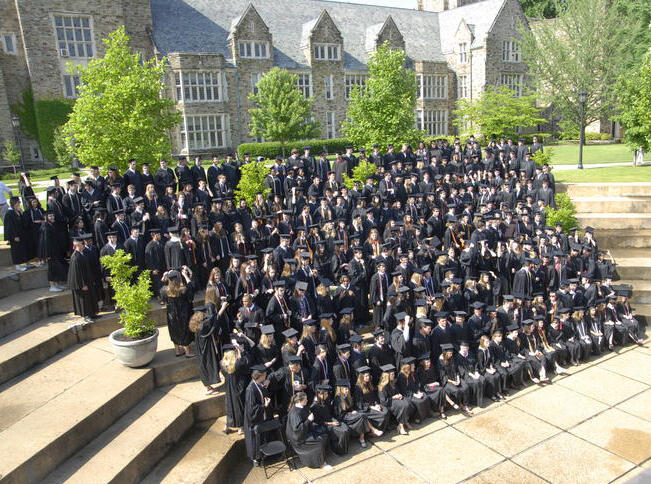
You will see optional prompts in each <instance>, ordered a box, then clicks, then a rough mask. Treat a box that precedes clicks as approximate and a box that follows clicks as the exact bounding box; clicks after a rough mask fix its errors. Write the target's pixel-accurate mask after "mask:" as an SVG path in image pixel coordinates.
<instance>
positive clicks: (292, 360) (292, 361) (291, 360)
mask: <svg viewBox="0 0 651 484" xmlns="http://www.w3.org/2000/svg"><path fill="white" fill-rule="evenodd" d="M302 360H303V358H302V357H300V356H298V355H291V356H289V357H287V362H288V363H290V364H296V363H301V361H302Z"/></svg>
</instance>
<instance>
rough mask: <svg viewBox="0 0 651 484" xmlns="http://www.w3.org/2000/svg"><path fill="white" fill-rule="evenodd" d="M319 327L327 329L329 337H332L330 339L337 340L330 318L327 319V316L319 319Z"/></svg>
mask: <svg viewBox="0 0 651 484" xmlns="http://www.w3.org/2000/svg"><path fill="white" fill-rule="evenodd" d="M321 327H322V328H323V329H325V330H326V331H327V333H328V335H330V338H331V339H332V341H337V333H335V330H334V328H333V327H332V320H330V319H327V318H326V319H322V320H321Z"/></svg>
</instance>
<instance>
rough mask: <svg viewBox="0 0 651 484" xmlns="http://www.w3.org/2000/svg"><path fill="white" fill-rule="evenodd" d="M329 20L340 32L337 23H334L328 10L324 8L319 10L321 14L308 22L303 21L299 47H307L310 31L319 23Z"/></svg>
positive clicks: (310, 35)
mask: <svg viewBox="0 0 651 484" xmlns="http://www.w3.org/2000/svg"><path fill="white" fill-rule="evenodd" d="M328 21H329V22H330V23H332V24H333V25H334V26H335V28H336V29H337V31H339V33H341V31H340V30H339V28H338V27H337V25H336V24H335V22H334V20H332V18H331V17H330V15H329V14H328V11H327V10H326V9H323V10H321V14H320V15H319V16H318V17H317V18H315V19H312V20H310V21H309V22H305V23H304V24H303V26H302V28H301V47H307V46H308V45H309V43H310V37H312V33H313V32H314V30H316V28H317V27H318V26H319V25H321V24H322V23H323V22H328Z"/></svg>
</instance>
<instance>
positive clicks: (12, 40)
mask: <svg viewBox="0 0 651 484" xmlns="http://www.w3.org/2000/svg"><path fill="white" fill-rule="evenodd" d="M2 49H3V50H4V51H5V53H7V54H11V55H16V52H17V51H16V36H15V35H14V34H2Z"/></svg>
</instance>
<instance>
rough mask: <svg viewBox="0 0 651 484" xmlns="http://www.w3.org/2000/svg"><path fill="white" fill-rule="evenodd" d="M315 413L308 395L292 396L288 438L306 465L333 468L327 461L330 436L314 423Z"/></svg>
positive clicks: (316, 467) (288, 415) (287, 431)
mask: <svg viewBox="0 0 651 484" xmlns="http://www.w3.org/2000/svg"><path fill="white" fill-rule="evenodd" d="M314 418H315V417H314V414H313V413H312V412H311V411H310V408H309V407H308V403H307V395H306V394H305V393H304V392H298V393H296V394H294V396H293V397H292V400H291V403H290V406H289V413H288V414H287V425H286V427H285V433H286V435H287V440H289V443H290V444H291V446H292V448H293V449H294V451H295V452H296V454H297V455H298V458H299V459H300V460H301V463H302V464H303V465H304V466H306V467H311V468H313V469H319V468H324V469H332V467H331V466H329V465H328V464H327V463H326V460H325V459H326V452H327V450H328V437H327V436H326V435H323V434H319V433H318V432H317V431H316V425H315V424H314Z"/></svg>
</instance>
